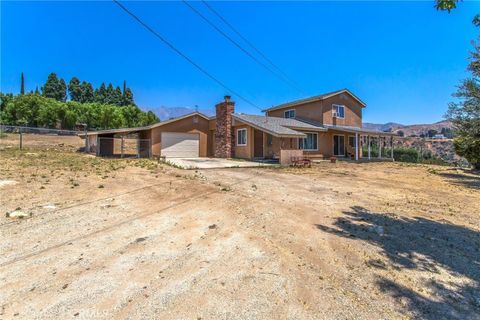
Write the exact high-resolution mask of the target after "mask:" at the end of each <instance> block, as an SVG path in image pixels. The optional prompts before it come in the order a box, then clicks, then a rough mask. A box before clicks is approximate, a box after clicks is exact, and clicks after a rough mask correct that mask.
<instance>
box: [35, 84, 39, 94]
mask: <svg viewBox="0 0 480 320" xmlns="http://www.w3.org/2000/svg"><path fill="white" fill-rule="evenodd" d="M35 94H40V91H39V90H38V86H36V87H35Z"/></svg>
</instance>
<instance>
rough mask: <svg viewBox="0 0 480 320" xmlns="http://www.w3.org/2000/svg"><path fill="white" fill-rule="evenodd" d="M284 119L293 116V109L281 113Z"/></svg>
mask: <svg viewBox="0 0 480 320" xmlns="http://www.w3.org/2000/svg"><path fill="white" fill-rule="evenodd" d="M283 115H284V116H285V118H286V119H289V118H295V110H293V109H292V110H287V111H285V112H284V113H283Z"/></svg>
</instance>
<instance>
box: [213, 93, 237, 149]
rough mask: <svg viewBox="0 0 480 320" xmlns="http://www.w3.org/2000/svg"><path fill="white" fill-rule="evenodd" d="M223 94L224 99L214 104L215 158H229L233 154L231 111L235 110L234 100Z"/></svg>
mask: <svg viewBox="0 0 480 320" xmlns="http://www.w3.org/2000/svg"><path fill="white" fill-rule="evenodd" d="M230 98H231V97H230V96H225V97H224V101H222V102H220V103H219V104H217V105H216V106H215V113H216V120H217V123H216V128H215V129H216V130H215V153H214V154H215V158H231V157H232V156H233V145H232V144H233V142H234V141H233V130H232V113H234V112H235V102H233V101H230Z"/></svg>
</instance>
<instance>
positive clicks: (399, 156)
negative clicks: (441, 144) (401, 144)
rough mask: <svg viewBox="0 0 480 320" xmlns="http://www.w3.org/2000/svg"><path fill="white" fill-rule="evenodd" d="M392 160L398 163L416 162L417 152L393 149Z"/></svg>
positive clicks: (409, 149)
mask: <svg viewBox="0 0 480 320" xmlns="http://www.w3.org/2000/svg"><path fill="white" fill-rule="evenodd" d="M393 158H394V159H395V161H400V162H413V163H416V162H418V159H419V156H418V151H417V150H415V149H411V148H398V149H393Z"/></svg>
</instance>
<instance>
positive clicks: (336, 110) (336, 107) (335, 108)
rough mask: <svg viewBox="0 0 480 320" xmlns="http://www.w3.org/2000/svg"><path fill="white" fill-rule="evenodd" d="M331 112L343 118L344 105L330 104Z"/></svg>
mask: <svg viewBox="0 0 480 320" xmlns="http://www.w3.org/2000/svg"><path fill="white" fill-rule="evenodd" d="M332 112H333V116H334V117H336V118H345V106H342V105H339V104H334V105H332Z"/></svg>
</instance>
